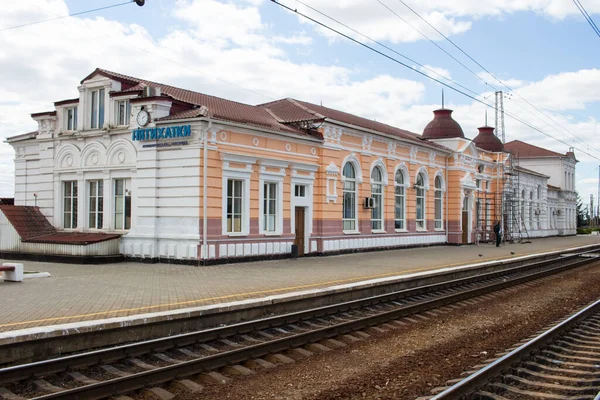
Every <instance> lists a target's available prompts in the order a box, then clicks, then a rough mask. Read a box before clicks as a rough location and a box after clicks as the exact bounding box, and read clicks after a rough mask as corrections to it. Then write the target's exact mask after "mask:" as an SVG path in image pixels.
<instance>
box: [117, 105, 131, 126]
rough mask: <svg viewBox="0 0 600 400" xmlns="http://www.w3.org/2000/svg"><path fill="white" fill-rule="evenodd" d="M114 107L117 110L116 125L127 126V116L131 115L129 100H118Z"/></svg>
mask: <svg viewBox="0 0 600 400" xmlns="http://www.w3.org/2000/svg"><path fill="white" fill-rule="evenodd" d="M116 106H117V110H116V113H115V115H116V116H117V125H118V126H123V125H129V115H130V114H131V108H130V105H129V100H118V101H117V102H116Z"/></svg>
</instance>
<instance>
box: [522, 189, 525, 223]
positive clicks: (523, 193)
mask: <svg viewBox="0 0 600 400" xmlns="http://www.w3.org/2000/svg"><path fill="white" fill-rule="evenodd" d="M521 225H523V228H525V190H523V191H521Z"/></svg>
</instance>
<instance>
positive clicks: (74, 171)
mask: <svg viewBox="0 0 600 400" xmlns="http://www.w3.org/2000/svg"><path fill="white" fill-rule="evenodd" d="M78 92H79V95H78V96H77V97H75V98H72V99H67V100H61V101H57V102H56V103H54V110H51V111H48V112H40V113H35V114H32V115H31V116H32V118H33V119H34V120H36V121H37V123H38V129H37V130H36V131H34V132H30V133H25V134H22V135H19V136H14V137H11V138H8V139H7V142H8V143H9V144H10V145H12V146H13V147H14V149H15V154H16V156H15V206H9V205H0V253H2V254H11V253H12V254H17V253H32V252H33V253H36V252H37V253H40V254H42V253H43V254H62V255H66V256H69V255H73V254H75V253H76V254H79V255H82V256H96V257H98V256H110V255H111V254H115V253H118V254H121V255H124V256H125V257H128V258H132V259H139V260H143V261H167V262H169V261H172V262H190V263H193V262H199V261H201V260H209V261H211V262H225V261H228V260H231V261H235V260H242V259H260V258H270V257H286V256H289V255H290V254H291V253H292V251H294V252H295V251H296V250H297V252H298V255H299V256H303V255H320V254H329V253H339V252H351V251H360V250H373V249H386V248H398V247H407V246H426V245H438V244H469V243H477V242H479V241H488V240H493V234H492V229H493V224H494V222H495V221H497V220H498V221H502V222H503V224H504V227H505V230H508V231H511V232H512V234H514V237H516V238H520V237H524V236H525V235H530V234H531V236H532V237H533V236H550V235H568V234H574V233H575V225H574V221H575V214H574V212H573V210H574V209H575V205H574V204H575V202H574V198H575V194H574V183H573V182H574V173H575V164H576V162H577V161H576V159H575V156H574V154H573V153H572V152H571V153H567V154H565V155H561V154H559V153H554V152H548V151H547V150H545V149H541V150H545V151H546V152H548V153H544V155H542V156H541V157H547V158H543V159H542V158H540V157H538V156H539V154H538V153H537V152H535V151H529V152H527V149H529V150H531V148H532V147H530V145H528V144H526V143H522V142H519V143H515V142H511V143H509V144H507V145H506V146H505V145H503V144H502V142H501V141H500V140H498V138H497V137H496V136H495V135H494V132H493V128H491V127H487V126H484V127H481V128H479V132H468V133H467V134H468V136H475V137H474V138H473V139H472V140H471V139H468V138H467V137H466V136H465V133H464V132H463V130H462V128H461V126H460V125H459V124H458V122H457V121H455V120H454V119H453V118H452V111H451V110H447V109H444V108H442V109H439V110H435V111H434V115H433V119H432V121H431V122H430V123H429V124H428V125H427V126H426V127H425V128H424V130H423V132H422V134H417V133H412V132H409V131H406V130H403V129H399V128H396V127H393V126H390V125H386V124H383V123H380V122H376V121H372V120H369V119H366V118H362V117H359V116H356V115H352V114H348V113H345V112H341V111H338V110H334V109H331V108H327V107H323V106H320V105H315V104H311V103H307V102H304V101H300V100H296V99H290V98H286V99H281V100H277V101H273V102H270V103H265V104H260V105H256V106H254V105H248V104H242V103H238V102H234V101H229V100H226V99H222V98H218V97H214V96H209V95H205V94H201V93H197V92H193V91H189V90H185V89H181V88H176V87H173V86H168V85H163V84H159V83H155V82H151V81H147V80H144V79H139V78H135V77H131V76H126V75H123V74H119V73H115V72H111V71H107V70H103V69H96V70H95V71H93V72H92V73H91V74H90V75H88V76H87V77H85V78H84V79H83V80H82V81H81V85H80V86H79V87H78ZM537 149H539V148H537ZM509 150H510V151H512V153H511V152H509ZM516 152H519V153H521V156H520V157H522V161H521V163H520V164H519V165H513V158H514V154H515V153H516ZM525 153H527V154H525ZM549 153H552V155H550V154H549ZM552 157H554V158H558V159H559V160H560V161H561V163H560V166H559V167H556V168H553V169H550V168H547V167H546V164H544V163H547V162H549V163H553V162H554V161H552ZM552 165H554V164H552ZM563 172H565V174H566V175H564V176H565V180H564V181H563V178H562V177H563ZM515 174H516V175H517V176H522V179H519V180H515V179H513V178H509V177H511V176H515ZM519 174H520V175H519ZM507 177H508V178H507ZM515 185H516V186H515ZM528 196H529V197H528ZM507 205H511V206H510V207H512V208H510V209H508V208H507ZM517 205H518V207H517ZM507 210H508V211H507ZM40 219H43V220H44V221H40ZM32 224H34V225H35V224H38V225H37V226H43V227H44V229H43V232H39V233H40V234H36V232H35V231H36V230H35V229H32V226H31V225H32ZM42 233H43V234H42ZM105 242H106V243H111V245H102V243H105ZM115 243H116V245H115ZM76 246H80V247H76ZM81 246H83V247H81ZM86 249H88V250H86Z"/></svg>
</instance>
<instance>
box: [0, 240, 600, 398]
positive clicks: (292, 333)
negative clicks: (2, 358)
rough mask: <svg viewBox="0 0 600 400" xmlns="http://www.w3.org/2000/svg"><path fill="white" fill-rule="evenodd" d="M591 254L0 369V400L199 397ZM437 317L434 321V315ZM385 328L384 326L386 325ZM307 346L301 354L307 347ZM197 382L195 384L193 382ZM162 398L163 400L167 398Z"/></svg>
mask: <svg viewBox="0 0 600 400" xmlns="http://www.w3.org/2000/svg"><path fill="white" fill-rule="evenodd" d="M590 253H592V251H586V252H581V253H576V254H568V255H563V256H558V257H556V258H553V259H550V260H545V261H542V262H539V261H538V262H532V263H530V264H527V265H522V266H519V267H516V268H511V269H507V270H503V271H498V272H492V273H486V274H482V275H479V276H476V277H470V278H462V279H456V280H452V281H447V282H443V283H438V284H433V285H428V286H423V287H418V288H412V289H407V290H402V291H399V292H396V293H388V294H384V295H379V296H374V297H371V298H367V299H361V300H354V301H349V302H345V303H340V304H335V305H331V306H325V307H320V308H315V309H311V310H305V311H302V312H295V313H290V314H285V315H279V316H274V317H270V318H263V319H260V320H255V321H250V322H246V323H240V324H235V325H230V326H225V327H220V328H214V329H208V330H203V331H199V332H192V333H186V334H181V335H176V336H171V337H166V338H160V339H154V340H149V341H144V342H139V343H133V344H128V345H123V346H117V347H113V348H107V349H100V350H96V351H91V352H86V353H81V354H74V355H70V356H65V357H60V358H55V359H50V360H45V361H40V362H35V363H29V364H23V365H15V366H11V367H7V368H3V369H0V398H3V397H4V398H8V399H11V400H12V399H23V398H35V399H99V398H105V397H109V396H113V395H117V394H123V393H128V392H132V391H135V390H138V389H142V388H151V389H150V390H154V391H158V392H160V391H161V390H164V389H161V388H160V387H159V385H161V384H164V383H165V382H172V383H173V382H174V383H175V384H176V385H178V387H180V388H186V390H192V391H196V390H201V386H200V385H199V384H198V383H197V382H198V381H202V380H204V379H213V380H226V379H227V378H226V377H225V376H223V375H221V374H219V373H218V372H216V371H221V369H223V368H226V369H227V371H228V373H230V374H249V373H252V370H250V369H248V368H246V367H244V366H242V365H241V364H242V363H245V362H250V364H246V365H252V366H253V367H254V368H270V367H273V366H274V364H276V363H285V362H289V361H291V360H290V359H289V358H288V357H286V356H285V355H284V354H282V353H284V352H286V351H295V352H296V353H299V354H310V351H313V352H314V351H327V350H330V349H331V348H334V347H341V346H344V345H345V344H344V342H343V341H342V340H338V339H340V338H342V337H343V338H344V339H346V340H358V338H360V337H361V336H363V337H364V336H368V335H367V334H365V333H364V332H363V331H362V330H364V329H365V328H369V327H376V326H378V325H379V326H380V328H373V329H382V328H383V329H393V328H394V326H397V325H401V324H403V322H402V321H400V319H402V318H405V317H409V316H416V317H414V318H418V317H420V314H422V313H425V312H427V311H429V310H434V309H436V310H440V311H445V310H448V309H450V308H449V307H456V306H455V304H456V303H458V304H460V302H463V301H468V299H472V298H474V297H478V296H484V295H486V294H489V293H492V292H495V291H499V290H502V289H506V288H510V287H513V286H516V285H519V284H523V283H526V282H529V281H532V280H535V279H540V278H543V277H546V276H549V275H552V274H556V273H560V272H563V271H566V270H568V269H571V268H576V267H578V266H582V265H586V264H588V263H589V262H593V261H596V259H595V258H591V257H586V256H589V255H590ZM431 315H435V314H431ZM382 324H383V325H382ZM303 346H304V347H303ZM191 377H193V378H194V379H190V378H191ZM163 394H164V393H163Z"/></svg>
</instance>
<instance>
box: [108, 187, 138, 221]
mask: <svg viewBox="0 0 600 400" xmlns="http://www.w3.org/2000/svg"><path fill="white" fill-rule="evenodd" d="M117 181H123V195H122V196H123V221H122V222H123V227H122V228H117ZM127 193H129V197H130V201H129V204H130V206H129V226H128V227H126V226H125V225H126V222H127V219H126V216H127V208H126V206H127V201H126V198H127V197H128V196H127ZM111 201H112V203H113V204H112V205H113V209H112V226H113V229H114V230H117V231H128V230H130V229H131V228H132V221H133V213H132V211H133V210H132V209H133V207H132V203H133V198H132V196H131V179H130V178H114V179H112V199H111Z"/></svg>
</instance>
